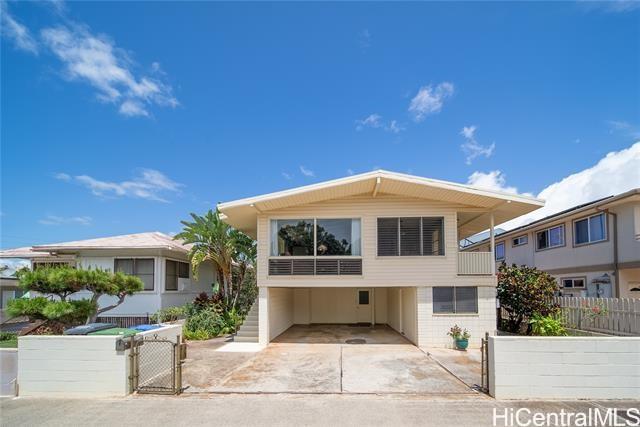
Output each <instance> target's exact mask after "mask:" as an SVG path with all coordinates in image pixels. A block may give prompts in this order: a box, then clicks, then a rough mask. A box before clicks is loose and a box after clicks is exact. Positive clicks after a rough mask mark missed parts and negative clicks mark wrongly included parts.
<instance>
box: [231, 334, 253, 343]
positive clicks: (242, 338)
mask: <svg viewBox="0 0 640 427" xmlns="http://www.w3.org/2000/svg"><path fill="white" fill-rule="evenodd" d="M233 340H234V341H235V342H258V337H239V336H237V335H236V337H235V338H234V339H233Z"/></svg>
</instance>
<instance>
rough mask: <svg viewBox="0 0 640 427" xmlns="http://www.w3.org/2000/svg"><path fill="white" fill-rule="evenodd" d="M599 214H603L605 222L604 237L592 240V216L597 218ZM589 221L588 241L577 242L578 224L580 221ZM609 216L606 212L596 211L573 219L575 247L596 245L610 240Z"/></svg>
mask: <svg viewBox="0 0 640 427" xmlns="http://www.w3.org/2000/svg"><path fill="white" fill-rule="evenodd" d="M597 216H602V217H603V224H604V238H603V239H600V240H591V218H595V217H597ZM584 220H586V221H587V238H588V241H587V242H584V243H577V242H576V238H577V233H576V224H577V223H578V222H580V221H584ZM608 222H609V217H608V216H607V213H606V212H599V213H595V214H591V215H586V216H583V217H580V218H576V219H574V220H573V221H572V232H573V247H574V248H577V247H580V246H588V245H595V244H596V243H602V242H606V241H608V240H609V224H608Z"/></svg>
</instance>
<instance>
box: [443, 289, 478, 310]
mask: <svg viewBox="0 0 640 427" xmlns="http://www.w3.org/2000/svg"><path fill="white" fill-rule="evenodd" d="M433 312H434V313H435V314H438V313H440V314H456V313H457V314H464V313H477V312H478V288H477V287H475V286H459V287H453V286H442V287H435V288H433Z"/></svg>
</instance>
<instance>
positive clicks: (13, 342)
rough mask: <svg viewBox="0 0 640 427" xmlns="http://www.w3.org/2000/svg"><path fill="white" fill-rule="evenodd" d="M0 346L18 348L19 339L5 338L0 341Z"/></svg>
mask: <svg viewBox="0 0 640 427" xmlns="http://www.w3.org/2000/svg"><path fill="white" fill-rule="evenodd" d="M0 348H18V340H17V339H15V340H3V341H0Z"/></svg>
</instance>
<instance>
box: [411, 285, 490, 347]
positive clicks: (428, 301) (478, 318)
mask: <svg viewBox="0 0 640 427" xmlns="http://www.w3.org/2000/svg"><path fill="white" fill-rule="evenodd" d="M417 295H418V296H417V300H418V303H417V305H418V314H417V318H418V346H420V347H436V348H454V347H455V345H454V343H453V340H452V339H451V337H450V336H448V335H447V332H449V329H451V327H452V326H453V325H456V324H457V325H458V326H460V327H461V328H463V329H468V330H469V332H470V333H471V338H470V340H469V347H471V348H477V347H480V340H481V339H482V338H483V337H484V334H485V332H489V333H490V334H493V333H495V330H496V290H495V288H486V287H485V288H483V287H480V288H478V314H473V315H458V314H433V289H432V288H431V287H421V288H418V289H417Z"/></svg>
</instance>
